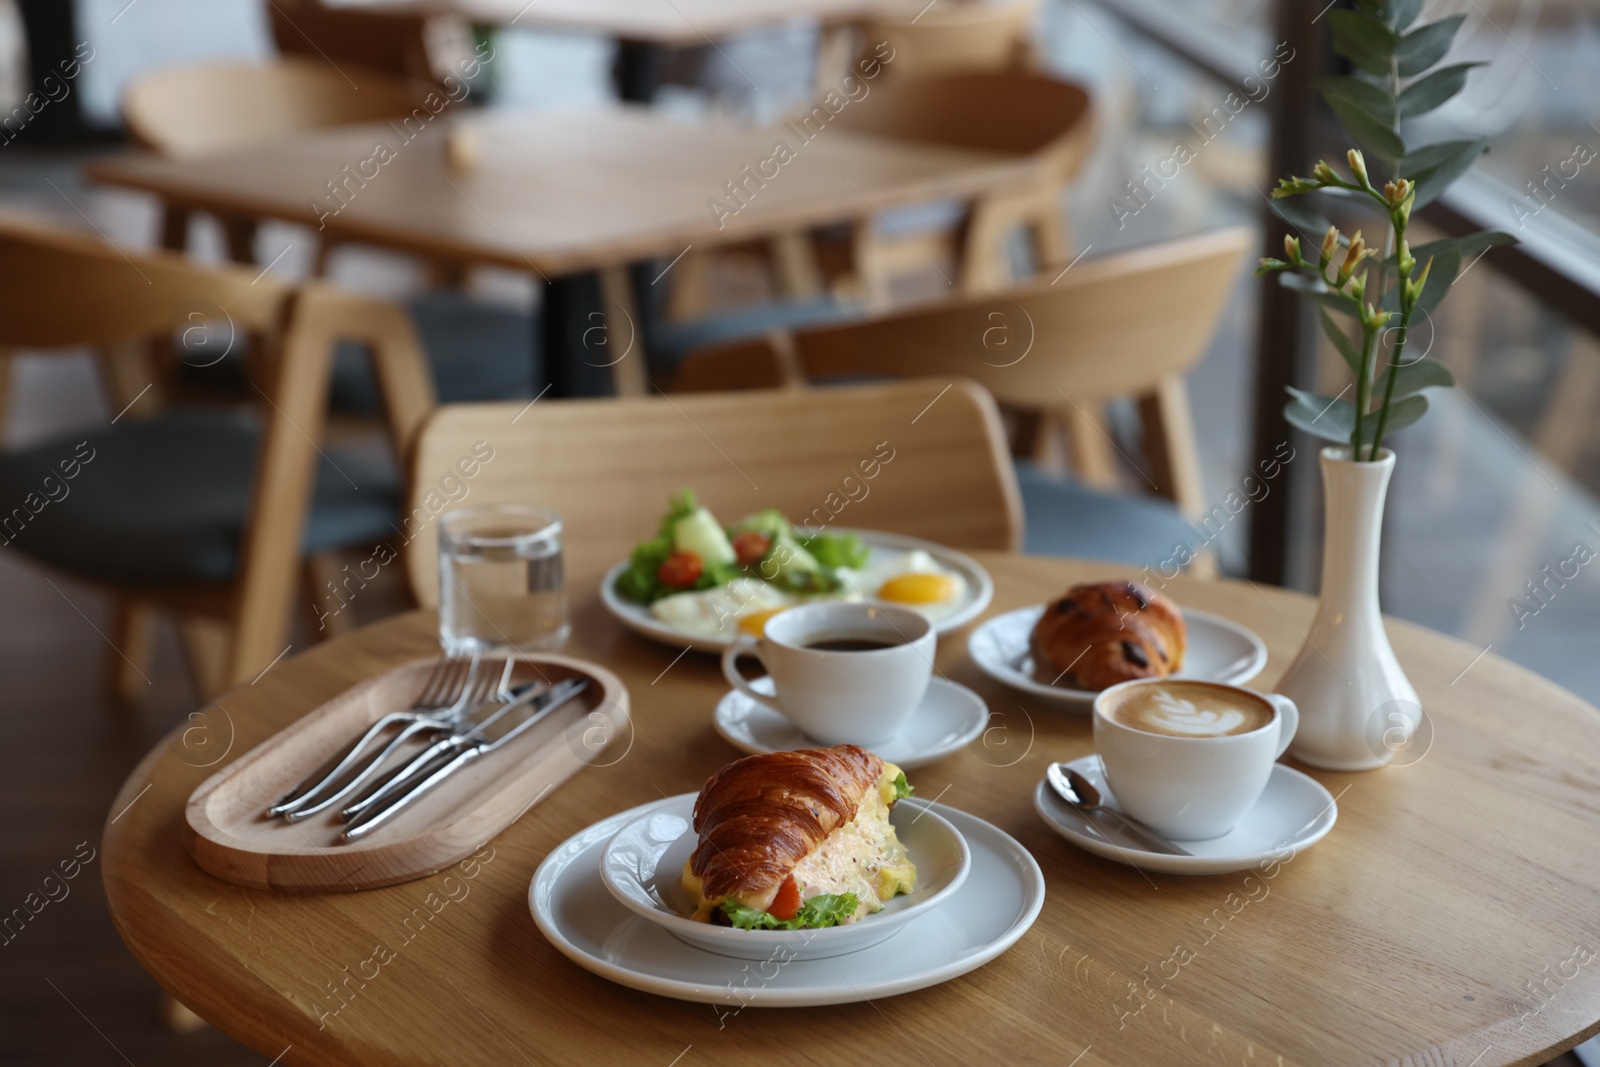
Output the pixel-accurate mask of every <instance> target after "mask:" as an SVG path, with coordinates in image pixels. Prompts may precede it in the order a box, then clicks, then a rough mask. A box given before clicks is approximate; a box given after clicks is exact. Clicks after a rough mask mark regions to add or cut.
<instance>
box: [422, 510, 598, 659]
mask: <svg viewBox="0 0 1600 1067" xmlns="http://www.w3.org/2000/svg"><path fill="white" fill-rule="evenodd" d="M570 632H571V624H570V623H568V621H567V590H566V582H565V579H564V576H563V574H562V566H561V516H559V515H557V514H556V513H555V512H553V511H548V510H546V509H544V508H535V507H528V506H525V505H522V504H483V505H475V506H473V507H466V508H459V509H457V510H455V511H450V512H447V513H446V514H445V515H444V517H443V518H442V519H441V520H440V521H439V643H440V644H441V645H443V646H444V650H445V652H447V653H449V654H451V655H461V654H464V653H470V652H492V653H501V654H504V653H509V652H516V651H532V650H534V649H541V648H555V647H558V646H560V645H562V644H564V643H565V642H566V640H567V635H568V634H569V633H570Z"/></svg>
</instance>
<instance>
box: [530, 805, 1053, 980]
mask: <svg viewBox="0 0 1600 1067" xmlns="http://www.w3.org/2000/svg"><path fill="white" fill-rule="evenodd" d="M686 795H690V794H686ZM690 796H692V795H690ZM901 803H902V804H905V805H908V806H919V805H920V806H926V807H927V809H928V810H929V811H931V812H933V813H934V814H936V815H942V816H944V817H945V819H947V820H948V821H949V822H950V824H951V825H952V826H954V827H955V828H956V831H957V832H958V833H960V834H961V837H962V839H963V840H965V841H966V843H967V849H968V851H969V852H970V853H971V856H972V866H971V869H970V871H969V872H968V874H967V880H966V881H965V882H964V883H962V885H961V888H960V889H958V890H956V891H955V893H954V894H952V895H951V897H950V898H949V899H948V900H946V901H945V902H944V904H942V905H941V906H940V907H938V908H935V909H933V910H932V911H930V912H928V913H927V914H925V915H919V916H918V917H917V918H916V919H915V920H913V921H911V922H909V923H907V924H906V927H905V929H904V930H903V931H901V934H900V936H898V937H895V938H892V939H890V940H888V941H885V942H884V943H883V944H881V945H874V946H872V947H871V948H867V949H862V950H861V951H860V952H852V953H851V954H850V955H848V956H834V957H831V958H829V959H822V960H790V961H788V962H784V961H783V960H782V959H781V958H780V959H769V960H767V961H764V962H762V963H751V962H749V961H741V960H735V959H730V958H729V957H727V956H718V955H716V954H715V953H711V952H703V951H701V950H700V949H697V948H694V947H693V946H691V945H686V944H684V943H683V942H682V941H679V940H678V939H677V938H676V937H673V936H672V935H671V934H670V933H668V932H667V931H666V930H665V929H663V928H662V927H660V926H657V925H656V924H655V923H653V922H650V921H649V920H647V919H645V918H644V917H643V916H639V915H634V914H632V913H631V912H629V911H628V910H627V909H626V908H624V907H623V906H622V905H621V904H618V903H617V902H616V901H615V900H613V899H611V894H609V893H607V892H606V891H605V887H604V886H603V885H602V883H601V880H600V854H601V852H603V851H604V849H605V845H606V842H608V841H610V840H611V838H612V837H613V836H614V835H615V834H616V833H617V831H618V830H621V829H622V828H623V827H624V826H626V825H627V824H628V823H631V822H633V821H634V820H635V819H637V818H638V817H639V816H640V815H642V814H644V813H645V812H647V811H649V810H650V809H651V808H653V807H656V806H657V805H658V804H660V801H655V802H653V803H650V804H641V805H640V806H639V807H637V808H633V809H632V810H629V811H624V812H622V813H621V814H618V815H613V816H611V818H609V819H605V820H603V821H601V822H598V823H596V824H595V825H593V826H591V827H589V828H588V829H587V830H584V831H581V832H580V833H578V834H576V835H574V836H573V837H571V838H570V839H568V840H567V841H566V842H564V843H563V844H561V845H558V846H557V847H556V848H555V849H554V850H552V851H551V853H550V855H548V856H547V857H545V860H544V862H543V863H541V864H540V865H539V869H538V870H537V871H536V872H534V875H533V882H532V884H531V885H530V886H529V887H528V906H529V908H530V910H532V912H533V921H534V922H535V923H536V924H537V925H538V927H539V932H540V933H542V934H544V936H545V937H546V938H547V939H548V940H549V942H550V943H551V944H552V945H554V946H555V947H556V950H557V951H559V952H560V953H561V954H562V955H564V956H566V957H567V958H568V959H570V960H572V961H573V962H574V963H576V964H577V965H578V966H580V967H582V968H584V969H585V970H588V971H593V972H594V973H595V974H598V975H600V976H601V977H603V978H608V979H610V980H611V981H613V982H616V983H618V984H620V985H625V986H627V987H629V988H630V989H642V990H644V991H645V992H647V993H657V994H660V995H661V996H665V997H675V998H677V999H678V1000H693V1001H699V1002H700V1003H702V1004H736V1005H739V1006H740V1007H743V1006H746V1005H759V1006H761V1007H803V1006H807V1005H814V1004H849V1003H854V1002H857V1001H862V1000H871V999H877V998H879V997H890V996H894V995H896V994H898V993H909V992H911V991H912V990H913V989H923V988H926V987H927V986H931V985H938V984H939V983H940V982H947V981H949V980H950V979H952V978H955V977H956V976H958V975H962V974H966V973H967V972H968V971H971V970H974V969H976V968H978V967H981V966H983V965H984V964H985V963H988V962H989V961H990V960H992V959H994V958H995V957H996V956H998V955H1000V953H1002V952H1004V951H1005V950H1006V949H1008V948H1010V947H1011V946H1012V945H1014V944H1015V943H1016V941H1017V939H1018V938H1020V937H1021V936H1022V935H1023V934H1025V933H1027V931H1028V927H1030V926H1032V925H1033V921H1034V920H1035V919H1036V918H1038V917H1039V909H1040V908H1042V907H1044V875H1043V873H1041V872H1040V870H1039V864H1038V863H1036V862H1034V859H1033V857H1032V856H1030V855H1029V854H1028V851H1027V849H1025V848H1023V847H1022V846H1021V845H1019V844H1017V842H1016V841H1015V840H1014V839H1013V838H1012V837H1011V836H1010V835H1009V834H1007V833H1005V832H1004V831H1002V830H1000V829H998V828H996V827H994V826H991V825H990V824H988V823H986V822H984V821H983V820H982V819H979V818H977V817H975V816H972V815H968V814H967V813H966V812H963V811H957V810H956V809H955V808H950V807H946V806H945V805H942V804H933V803H930V802H927V801H917V800H905V801H901Z"/></svg>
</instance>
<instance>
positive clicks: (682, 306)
mask: <svg viewBox="0 0 1600 1067" xmlns="http://www.w3.org/2000/svg"><path fill="white" fill-rule="evenodd" d="M710 281H711V256H710V255H709V254H707V253H705V252H696V251H695V250H694V249H692V248H691V249H690V250H689V251H687V252H685V253H684V254H683V258H682V259H680V260H678V265H677V266H675V267H673V268H672V271H671V273H670V274H669V275H668V277H667V319H668V321H671V322H683V321H684V320H686V319H695V318H699V317H700V316H701V315H704V314H705V313H706V311H707V310H708V309H709V308H710V307H711V293H710Z"/></svg>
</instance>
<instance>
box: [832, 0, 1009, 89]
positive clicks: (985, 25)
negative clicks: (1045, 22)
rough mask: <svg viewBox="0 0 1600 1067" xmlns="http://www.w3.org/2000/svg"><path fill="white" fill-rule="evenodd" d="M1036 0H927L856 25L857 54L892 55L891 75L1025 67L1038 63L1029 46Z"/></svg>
mask: <svg viewBox="0 0 1600 1067" xmlns="http://www.w3.org/2000/svg"><path fill="white" fill-rule="evenodd" d="M1038 14H1039V4H1038V2H1037V0H989V2H984V0H963V2H958V3H944V4H930V5H928V6H927V7H925V8H923V9H922V10H920V11H917V10H916V9H914V8H912V9H908V13H907V14H906V15H903V16H898V17H895V18H879V19H873V20H872V21H869V22H866V23H863V24H862V25H861V27H860V37H861V43H862V54H864V55H872V54H881V53H880V52H879V48H878V46H879V45H880V44H884V43H886V44H887V45H888V46H889V49H890V50H891V51H890V53H889V54H891V55H893V56H894V58H893V59H892V60H891V61H889V62H888V63H885V64H884V66H883V72H884V74H885V75H886V77H887V78H888V79H890V80H895V79H899V78H923V77H927V76H928V75H931V74H950V73H955V72H957V71H969V70H1024V69H1030V68H1033V67H1035V66H1037V65H1038V62H1037V60H1038V57H1037V54H1036V52H1035V49H1034V45H1033V23H1034V19H1035V18H1036V17H1037V16H1038Z"/></svg>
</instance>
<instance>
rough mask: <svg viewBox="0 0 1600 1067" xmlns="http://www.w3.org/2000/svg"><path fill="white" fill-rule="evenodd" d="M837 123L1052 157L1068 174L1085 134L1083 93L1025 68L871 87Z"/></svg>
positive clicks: (1088, 123) (1088, 133) (1088, 118)
mask: <svg viewBox="0 0 1600 1067" xmlns="http://www.w3.org/2000/svg"><path fill="white" fill-rule="evenodd" d="M834 122H835V124H837V125H838V126H839V127H840V128H842V129H847V130H855V131H857V132H860V133H868V134H872V135H874V136H877V137H890V138H895V139H898V140H905V141H921V142H924V143H928V144H939V145H946V146H949V147H952V148H972V149H979V150H983V151H989V152H1007V153H1014V154H1017V155H1038V156H1042V157H1046V158H1047V159H1049V160H1052V161H1053V169H1054V170H1055V172H1056V174H1057V176H1058V177H1061V178H1065V177H1068V176H1070V175H1071V174H1073V173H1075V172H1076V171H1077V169H1078V168H1079V166H1080V165H1081V164H1082V160H1083V157H1084V155H1085V153H1086V152H1087V149H1088V146H1089V144H1090V142H1091V139H1092V135H1093V108H1092V99H1091V97H1090V95H1089V91H1088V90H1087V89H1085V88H1084V87H1083V86H1081V85H1078V84H1076V83H1074V82H1069V81H1063V80H1061V79H1060V78H1055V77H1051V76H1050V75H1048V74H1034V73H1029V72H1026V71H970V70H969V71H951V72H946V73H935V74H929V75H922V74H917V75H915V76H914V77H905V78H897V79H893V80H889V81H885V82H884V83H883V84H881V85H874V86H873V87H872V89H871V91H870V92H869V93H868V94H867V96H866V98H865V99H863V100H861V101H859V102H857V103H855V104H853V105H852V106H850V107H847V108H845V109H844V110H843V111H841V112H840V113H839V115H838V117H837V118H835V119H834Z"/></svg>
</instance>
